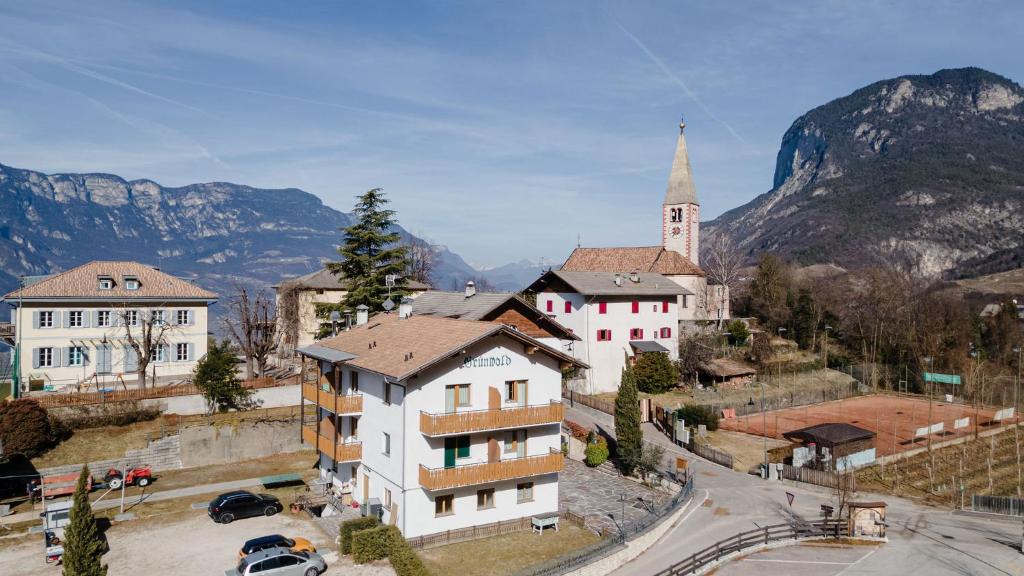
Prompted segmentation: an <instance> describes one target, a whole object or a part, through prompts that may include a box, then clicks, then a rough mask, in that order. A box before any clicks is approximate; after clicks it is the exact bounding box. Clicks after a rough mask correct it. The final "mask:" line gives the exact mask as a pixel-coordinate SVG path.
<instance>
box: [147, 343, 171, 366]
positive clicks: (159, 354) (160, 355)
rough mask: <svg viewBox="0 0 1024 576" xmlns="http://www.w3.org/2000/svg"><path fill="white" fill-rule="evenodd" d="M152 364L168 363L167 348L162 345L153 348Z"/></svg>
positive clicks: (150, 359)
mask: <svg viewBox="0 0 1024 576" xmlns="http://www.w3.org/2000/svg"><path fill="white" fill-rule="evenodd" d="M149 361H150V362H166V361H167V347H166V346H163V345H160V346H157V347H156V348H153V351H152V352H151V353H150V355H149Z"/></svg>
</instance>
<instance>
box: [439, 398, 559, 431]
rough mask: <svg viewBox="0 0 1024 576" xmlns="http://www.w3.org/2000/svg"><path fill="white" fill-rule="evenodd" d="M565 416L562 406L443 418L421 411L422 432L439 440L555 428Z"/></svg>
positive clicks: (514, 408)
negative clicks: (465, 434) (445, 436)
mask: <svg viewBox="0 0 1024 576" xmlns="http://www.w3.org/2000/svg"><path fill="white" fill-rule="evenodd" d="M564 414H565V410H564V409H563V408H562V404H561V403H560V402H550V403H548V404H534V405H530V406H506V407H503V408H495V409H491V410H466V411H462V412H447V413H440V414H431V413H429V412H422V411H421V412H420V432H422V433H423V434H426V435H427V436H439V435H442V434H458V433H462V432H479V431H482V430H500V429H504V428H521V427H524V426H536V425H540V424H556V423H558V422H561V421H562V418H563V417H564Z"/></svg>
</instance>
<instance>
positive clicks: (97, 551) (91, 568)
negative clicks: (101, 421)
mask: <svg viewBox="0 0 1024 576" xmlns="http://www.w3.org/2000/svg"><path fill="white" fill-rule="evenodd" d="M88 481H89V467H88V466H82V473H81V474H79V476H78V485H77V486H76V487H75V495H74V497H73V500H72V504H71V512H70V516H69V524H68V525H67V527H66V528H64V555H63V556H62V557H61V562H62V563H63V565H64V571H63V574H64V576H103V575H105V574H106V573H107V567H106V566H105V565H103V554H104V553H106V551H107V543H106V541H105V540H104V539H103V535H102V534H100V529H99V526H97V524H96V517H95V516H93V513H92V506H91V505H90V504H89V492H88V488H87V487H88Z"/></svg>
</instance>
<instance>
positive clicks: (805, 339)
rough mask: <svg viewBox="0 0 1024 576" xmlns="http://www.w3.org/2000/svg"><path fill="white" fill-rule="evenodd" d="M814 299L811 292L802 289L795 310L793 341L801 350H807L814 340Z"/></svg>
mask: <svg viewBox="0 0 1024 576" xmlns="http://www.w3.org/2000/svg"><path fill="white" fill-rule="evenodd" d="M815 329H817V326H815V322H814V297H813V296H811V291H810V290H808V289H806V288H802V289H801V290H800V294H799V295H798V296H797V298H796V305H795V306H794V308H793V339H794V340H796V343H797V345H798V346H800V348H802V349H804V350H806V349H808V348H810V347H811V342H812V341H813V340H814V330H815Z"/></svg>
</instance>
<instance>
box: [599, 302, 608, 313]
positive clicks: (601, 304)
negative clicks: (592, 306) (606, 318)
mask: <svg viewBox="0 0 1024 576" xmlns="http://www.w3.org/2000/svg"><path fill="white" fill-rule="evenodd" d="M597 313H598V314H607V313H608V303H607V302H598V303H597Z"/></svg>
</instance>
